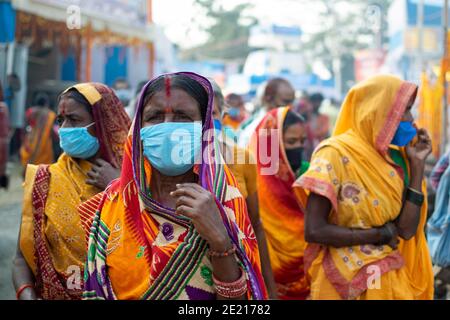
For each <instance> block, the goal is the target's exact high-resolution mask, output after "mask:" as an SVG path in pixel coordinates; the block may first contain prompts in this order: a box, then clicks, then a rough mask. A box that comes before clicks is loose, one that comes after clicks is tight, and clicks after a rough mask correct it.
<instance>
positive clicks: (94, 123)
mask: <svg viewBox="0 0 450 320" xmlns="http://www.w3.org/2000/svg"><path fill="white" fill-rule="evenodd" d="M93 124H95V121H94V122H92V123H91V124H88V125H87V126H85V128H86V129H87V128H89V127H90V126H92V125H93Z"/></svg>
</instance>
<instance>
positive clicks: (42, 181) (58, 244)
mask: <svg viewBox="0 0 450 320" xmlns="http://www.w3.org/2000/svg"><path fill="white" fill-rule="evenodd" d="M90 168H91V163H90V162H88V161H85V160H79V161H78V162H77V161H75V160H74V159H73V158H71V157H69V156H68V155H66V154H62V155H61V157H60V158H59V159H58V161H57V162H56V163H55V164H52V165H50V166H46V167H43V166H41V167H40V166H35V165H28V167H27V171H26V177H25V182H24V201H23V213H22V226H21V230H20V234H21V237H20V249H21V251H22V254H23V256H24V258H25V260H26V261H27V263H28V265H29V266H30V268H31V269H32V271H33V273H34V275H35V276H37V273H38V272H37V270H38V269H40V273H45V272H48V270H45V269H46V268H42V267H39V268H38V266H37V264H40V265H46V264H48V263H51V264H52V265H53V267H54V270H55V271H56V275H57V277H58V278H59V279H60V280H61V282H64V283H65V282H67V280H68V279H69V277H70V276H74V275H77V274H76V273H77V272H79V274H78V275H80V276H81V277H82V273H81V271H82V268H83V264H84V261H85V259H86V246H87V242H86V237H85V229H86V228H83V226H82V220H81V218H80V215H79V214H78V212H77V210H76V208H77V206H78V205H79V204H80V203H82V202H84V201H86V200H88V199H89V198H91V197H93V196H94V195H95V194H97V193H98V192H100V191H101V190H99V189H97V188H96V187H93V186H90V185H88V184H86V182H85V181H86V179H87V178H88V176H87V172H88V171H89V170H90ZM50 177H51V179H50ZM47 188H48V192H47V194H46V195H45V192H46V189H47ZM45 197H46V199H45ZM43 198H44V199H45V201H43V202H41V201H40V200H41V199H43ZM38 203H39V204H38ZM40 210H42V211H43V212H45V214H44V215H45V217H44V218H43V219H42V220H41V223H42V224H41V226H37V225H36V221H34V219H35V216H36V215H37V214H39V211H40ZM41 241H44V242H45V243H47V246H46V247H47V248H39V246H38V242H41ZM37 250H40V251H41V252H42V251H45V253H44V254H43V258H42V259H39V260H40V261H37V260H36V259H35V254H36V251H37ZM72 266H73V267H72ZM77 268H78V269H77ZM42 269H44V270H42ZM40 278H41V276H37V277H36V279H40ZM81 279H82V278H81ZM54 280H55V279H52V277H46V276H43V277H42V284H38V287H39V286H40V287H42V288H41V289H42V292H41V295H42V296H43V298H51V297H54V298H59V299H68V298H70V297H72V298H76V297H77V296H78V298H80V297H81V292H80V290H81V287H80V285H81V284H80V285H78V292H76V291H77V290H74V291H73V292H71V291H69V294H68V296H66V295H65V294H64V293H63V292H64V291H60V293H59V294H57V295H56V297H55V296H54V293H55V292H56V291H57V290H56V289H55V288H54V287H56V286H58V281H55V283H51V282H52V281H54ZM47 281H48V283H46V282H47ZM38 282H39V281H38ZM58 287H59V286H58ZM75 287H76V286H75ZM45 288H48V290H46V289H45Z"/></svg>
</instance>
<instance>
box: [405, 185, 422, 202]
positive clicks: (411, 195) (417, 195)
mask: <svg viewBox="0 0 450 320" xmlns="http://www.w3.org/2000/svg"><path fill="white" fill-rule="evenodd" d="M405 201H409V202H411V203H413V204H415V205H416V206H418V207H421V206H422V204H423V202H424V201H425V196H424V194H423V193H422V192H420V191H417V190H416V189H413V188H411V187H408V189H407V190H406V197H405Z"/></svg>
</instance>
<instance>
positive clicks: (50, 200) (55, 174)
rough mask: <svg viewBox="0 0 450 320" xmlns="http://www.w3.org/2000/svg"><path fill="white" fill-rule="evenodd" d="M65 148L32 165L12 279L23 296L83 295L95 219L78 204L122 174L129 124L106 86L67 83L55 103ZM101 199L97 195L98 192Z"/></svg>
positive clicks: (48, 297)
mask: <svg viewBox="0 0 450 320" xmlns="http://www.w3.org/2000/svg"><path fill="white" fill-rule="evenodd" d="M57 111H58V121H59V124H60V129H59V136H60V145H61V148H62V149H63V151H64V153H63V154H62V155H61V156H60V157H59V159H58V161H57V162H56V163H54V164H51V165H40V166H35V165H28V167H27V171H26V178H25V183H24V189H25V190H24V202H23V213H22V225H21V230H20V237H19V246H18V250H17V256H16V258H15V260H14V270H13V273H14V284H15V286H16V290H17V298H18V299H35V298H37V297H40V298H42V299H80V298H81V288H82V283H81V281H78V283H72V284H73V285H72V286H70V287H69V286H67V284H68V283H71V282H70V281H68V279H69V277H71V276H75V277H77V276H78V279H79V280H81V279H82V274H83V273H82V271H83V268H84V261H85V258H86V245H87V243H86V236H85V230H87V229H89V223H88V221H89V219H90V217H89V216H87V215H86V213H84V212H80V213H78V211H77V206H78V205H79V204H80V203H81V202H83V201H86V200H88V199H89V198H91V197H93V196H95V195H96V194H97V193H99V192H100V191H102V190H103V189H104V188H105V187H106V185H107V184H108V183H109V182H110V181H111V180H112V179H114V178H116V177H117V176H118V174H119V172H120V165H121V162H122V153H123V144H124V142H125V140H126V135H127V132H128V129H129V125H130V119H129V118H128V116H127V115H126V113H125V111H124V108H123V106H122V105H121V103H120V101H119V99H118V98H117V97H116V96H115V94H114V93H113V91H112V90H111V89H110V88H108V87H107V86H105V85H102V84H97V83H84V84H79V85H76V86H74V87H71V88H69V89H67V90H66V91H65V92H63V94H62V95H61V96H60V99H59V103H58V110H57ZM95 199H97V198H95Z"/></svg>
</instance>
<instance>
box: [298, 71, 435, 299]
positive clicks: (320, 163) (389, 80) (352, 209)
mask: <svg viewBox="0 0 450 320" xmlns="http://www.w3.org/2000/svg"><path fill="white" fill-rule="evenodd" d="M416 93H417V86H416V85H414V84H412V83H408V82H405V81H402V80H400V79H398V78H395V77H393V76H376V77H373V78H371V79H369V80H367V81H364V82H362V83H360V84H358V85H356V86H355V87H353V88H352V89H351V90H350V92H349V94H348V95H347V97H346V99H345V101H344V104H343V106H342V109H341V112H340V115H339V118H338V120H337V123H336V127H335V130H334V133H333V135H332V137H331V138H330V139H328V140H325V141H324V142H323V143H321V144H320V145H319V146H318V148H317V149H316V150H315V152H314V154H313V157H312V160H311V166H310V168H309V170H308V171H307V172H306V173H305V174H304V175H302V176H301V177H300V178H299V179H298V180H297V181H296V182H295V184H294V188H295V190H296V193H297V195H298V198H299V200H300V202H301V203H302V204H303V206H306V200H307V194H308V193H309V192H313V193H316V194H319V195H321V196H324V197H326V198H327V199H328V200H329V201H330V202H331V204H332V210H331V212H330V216H329V221H330V223H333V224H336V225H339V226H342V227H347V228H356V229H367V228H373V227H380V226H383V225H384V224H386V223H387V222H390V221H394V220H395V219H396V218H397V217H398V215H399V214H400V211H401V208H402V201H403V193H404V190H405V184H406V183H405V179H404V178H405V177H406V176H409V174H410V173H409V165H408V159H407V157H406V154H405V152H404V150H403V149H404V148H398V147H394V146H390V142H391V141H392V138H393V136H394V134H395V132H396V130H397V127H398V125H399V123H400V121H401V118H402V116H403V114H404V112H405V110H406V107H407V105H408V102H409V101H411V99H414V98H415V96H416ZM393 151H396V152H397V154H398V155H399V157H400V160H402V161H401V162H403V163H404V164H405V166H404V169H403V168H402V166H401V165H399V164H400V162H399V161H398V160H397V161H395V160H394V158H393V157H391V155H392V154H393ZM405 169H406V172H405ZM406 180H407V179H406ZM422 191H423V192H424V193H425V199H426V185H425V182H423V187H422ZM426 212H427V204H426V202H425V203H424V204H423V206H422V208H421V217H420V223H419V226H418V228H417V233H416V235H415V236H414V237H413V238H411V239H410V240H407V241H405V240H402V239H400V244H399V246H398V249H397V250H393V249H392V248H391V247H389V246H388V245H383V246H374V245H360V246H352V247H343V248H334V247H330V246H328V247H327V246H320V245H318V244H313V243H310V244H308V247H307V249H306V251H305V270H306V272H307V277H308V279H309V281H310V283H311V296H310V297H311V299H389V300H393V299H432V298H433V273H432V266H431V260H430V255H429V252H428V247H427V243H426V239H425V234H424V225H425V222H426V216H427V214H426ZM311 214H314V213H311Z"/></svg>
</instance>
